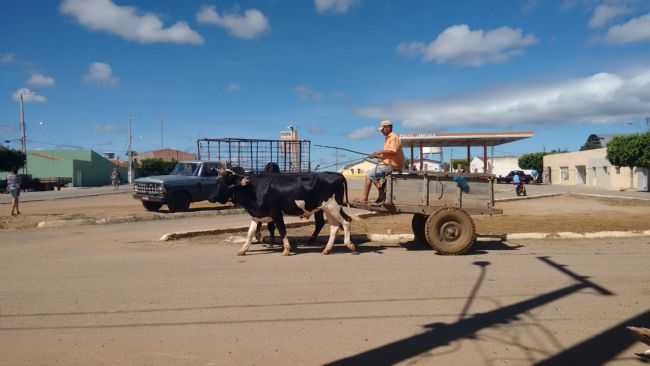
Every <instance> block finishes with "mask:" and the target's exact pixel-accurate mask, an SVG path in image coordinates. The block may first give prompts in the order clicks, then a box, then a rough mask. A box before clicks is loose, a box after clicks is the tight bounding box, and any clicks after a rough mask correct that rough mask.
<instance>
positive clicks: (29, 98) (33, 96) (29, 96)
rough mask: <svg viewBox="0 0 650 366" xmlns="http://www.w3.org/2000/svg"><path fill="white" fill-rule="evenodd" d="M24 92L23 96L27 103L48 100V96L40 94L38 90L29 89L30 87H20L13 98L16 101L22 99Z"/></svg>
mask: <svg viewBox="0 0 650 366" xmlns="http://www.w3.org/2000/svg"><path fill="white" fill-rule="evenodd" d="M21 94H22V96H23V101H24V102H25V103H28V102H34V103H45V102H47V98H46V97H44V96H42V95H39V94H38V93H37V92H35V91H33V90H31V89H28V88H20V89H18V90H16V92H15V93H14V95H13V98H14V100H15V101H17V102H19V101H20V95H21Z"/></svg>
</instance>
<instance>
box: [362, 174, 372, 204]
mask: <svg viewBox="0 0 650 366" xmlns="http://www.w3.org/2000/svg"><path fill="white" fill-rule="evenodd" d="M371 184H372V181H371V180H370V178H368V177H366V181H365V182H364V185H363V202H368V196H369V195H370V186H371Z"/></svg>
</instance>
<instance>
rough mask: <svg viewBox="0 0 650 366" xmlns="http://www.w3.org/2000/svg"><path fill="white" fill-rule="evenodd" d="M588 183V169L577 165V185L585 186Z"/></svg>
mask: <svg viewBox="0 0 650 366" xmlns="http://www.w3.org/2000/svg"><path fill="white" fill-rule="evenodd" d="M586 181H587V167H585V166H584V165H576V184H585V182H586Z"/></svg>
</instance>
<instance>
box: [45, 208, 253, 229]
mask: <svg viewBox="0 0 650 366" xmlns="http://www.w3.org/2000/svg"><path fill="white" fill-rule="evenodd" d="M243 213H246V211H245V210H244V209H242V208H226V209H222V210H219V211H207V212H202V211H198V212H178V213H169V214H161V213H156V214H154V215H153V216H152V217H139V216H116V217H104V218H101V219H97V220H95V219H72V220H46V221H41V222H39V223H38V224H37V225H36V228H38V229H46V228H57V227H68V226H78V225H107V224H124V223H127V222H138V221H158V220H175V219H184V218H188V217H210V216H223V215H239V214H243Z"/></svg>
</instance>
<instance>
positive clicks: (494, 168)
mask: <svg viewBox="0 0 650 366" xmlns="http://www.w3.org/2000/svg"><path fill="white" fill-rule="evenodd" d="M487 167H488V171H487V173H490V174H494V175H496V176H497V177H503V176H506V175H508V173H510V172H511V171H513V170H523V169H521V168H520V167H519V157H518V156H494V157H491V158H488V163H487ZM469 169H470V172H471V173H485V172H484V171H483V159H481V158H479V157H478V156H475V157H474V158H473V159H472V161H471V162H470V163H469Z"/></svg>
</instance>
